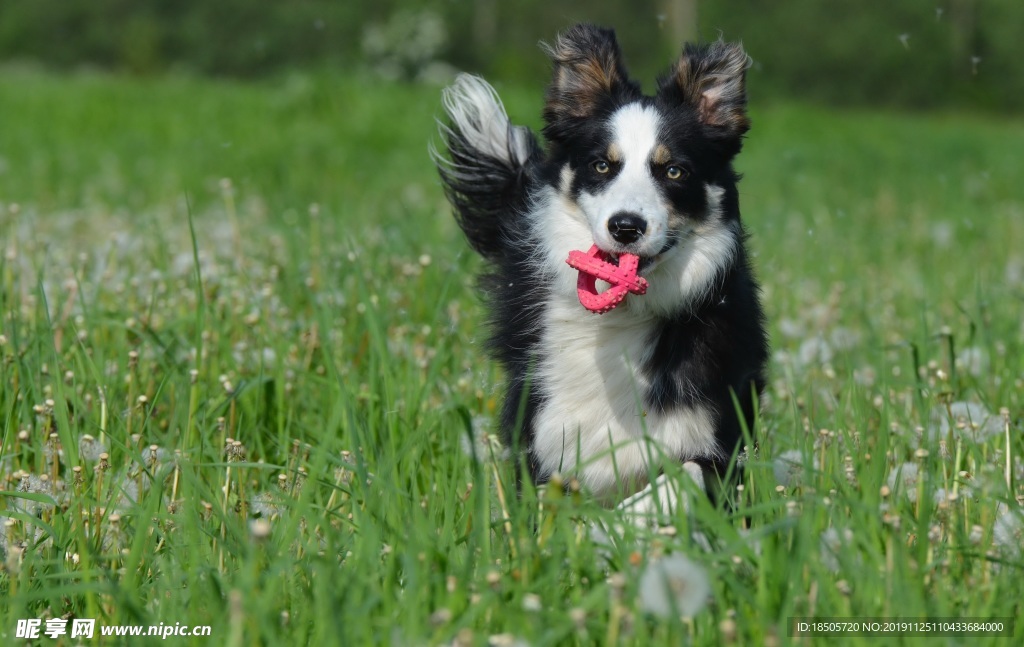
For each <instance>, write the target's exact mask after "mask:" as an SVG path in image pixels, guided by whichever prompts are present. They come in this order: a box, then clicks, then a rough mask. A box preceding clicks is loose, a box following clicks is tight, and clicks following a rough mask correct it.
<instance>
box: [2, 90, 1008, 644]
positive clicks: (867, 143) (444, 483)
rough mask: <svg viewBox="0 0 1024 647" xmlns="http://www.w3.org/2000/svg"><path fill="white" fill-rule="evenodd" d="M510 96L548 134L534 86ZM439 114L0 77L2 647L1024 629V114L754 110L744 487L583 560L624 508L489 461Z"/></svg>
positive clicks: (352, 99) (404, 106)
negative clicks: (1003, 623)
mask: <svg viewBox="0 0 1024 647" xmlns="http://www.w3.org/2000/svg"><path fill="white" fill-rule="evenodd" d="M500 90H501V91H502V93H503V95H504V96H505V97H506V102H507V104H508V107H509V110H510V112H511V113H512V115H513V117H514V118H515V119H516V120H517V121H522V122H526V123H530V124H532V125H537V115H538V114H539V108H540V104H539V102H540V93H539V91H537V90H536V89H534V88H500ZM438 95H439V93H438V90H437V89H436V88H411V87H402V86H387V85H385V86H381V85H379V84H375V83H370V82H366V81H363V80H359V79H347V78H331V77H321V76H316V75H311V76H307V75H298V74H297V75H294V76H290V77H287V78H283V79H281V80H279V81H277V82H273V83H271V82H267V83H264V84H252V85H241V84H232V83H226V82H212V81H198V80H192V79H186V78H174V77H171V78H166V79H162V80H129V79H123V78H111V77H105V76H96V75H78V76H71V77H53V76H48V75H43V74H39V73H32V72H28V71H15V70H5V71H4V72H3V73H2V74H0V113H2V115H3V116H2V119H3V124H4V125H3V126H2V127H0V243H2V245H0V247H2V251H3V253H4V254H3V257H2V258H0V290H2V292H0V370H2V378H0V415H2V423H0V424H2V443H3V444H2V448H0V495H3V496H0V523H2V524H3V528H2V533H0V556H2V557H3V562H2V566H0V599H2V600H3V604H0V638H2V639H3V641H4V642H5V643H7V642H11V641H13V636H14V634H15V632H16V628H17V626H18V621H19V620H24V619H40V620H42V621H43V629H45V628H46V622H45V621H46V620H48V619H60V618H64V619H68V618H93V619H96V620H97V622H98V625H102V626H112V625H160V624H161V623H163V625H164V626H165V627H166V626H170V627H177V626H188V627H189V628H191V627H192V626H194V625H209V626H210V628H211V636H210V637H209V638H207V639H206V640H207V641H208V644H225V645H257V644H272V645H277V644H345V645H362V644H366V645H370V644H391V645H428V644H452V645H454V644H458V645H483V644H490V645H537V646H539V645H560V644H581V645H584V644H602V645H613V644H629V645H645V644H665V645H668V644H696V645H720V644H728V643H736V644H749V645H768V644H818V643H825V642H828V643H836V644H873V645H876V644H894V643H898V642H900V639H898V638H888V639H867V638H849V639H836V638H807V637H804V638H800V639H794V638H790V637H789V636H788V634H789V627H790V623H789V621H788V619H789V618H791V617H795V616H816V617H836V616H843V617H851V616H852V617H858V618H864V617H903V618H920V617H924V616H932V617H958V618H982V619H991V618H1007V617H1013V618H1016V619H1018V620H1019V619H1020V616H1021V606H1020V605H1021V597H1022V594H1024V585H1022V584H1021V582H1022V581H1024V577H1022V576H1024V538H1022V535H1024V517H1022V516H1021V505H1020V501H1021V497H1022V496H1024V489H1022V488H1021V485H1020V484H1021V483H1024V459H1022V456H1024V440H1022V435H1021V429H1022V424H1024V408H1022V407H1024V324H1022V318H1021V312H1022V298H1024V183H1022V182H1021V177H1022V171H1024V162H1022V161H1021V158H1020V151H1021V150H1024V123H1022V122H1020V121H1019V120H1018V121H1011V120H1006V119H996V118H991V117H976V116H969V115H959V114H937V115H920V114H914V115H893V114H879V113H870V112H848V111H841V110H831V109H823V108H811V107H803V106H792V105H772V106H764V105H760V104H759V103H758V101H757V97H753V98H752V100H753V108H752V110H753V115H752V116H753V120H754V127H753V130H752V131H751V134H750V137H749V139H748V141H747V145H746V149H745V150H744V152H743V153H742V155H741V157H740V162H739V167H740V170H741V171H742V172H743V173H744V174H745V179H744V180H743V182H742V184H741V192H742V198H741V199H742V207H743V214H744V219H745V222H746V224H747V227H748V229H749V231H750V233H751V236H752V238H751V244H752V248H753V250H754V252H755V259H754V261H755V263H756V267H757V271H758V274H759V276H760V278H761V279H762V281H763V284H764V296H765V304H766V308H767V311H768V315H769V317H770V324H771V335H772V345H773V352H774V356H773V362H772V367H771V373H772V377H771V380H770V386H769V389H768V394H767V398H766V402H765V408H764V411H763V415H762V419H761V421H760V429H759V432H758V433H759V434H760V442H759V446H758V448H757V449H756V451H750V452H749V453H748V455H747V456H746V461H747V467H748V469H747V470H746V472H745V483H744V491H743V492H742V493H740V495H739V496H738V497H737V501H738V504H737V505H738V507H737V509H736V510H735V511H734V512H733V513H731V514H730V513H726V512H723V511H721V510H714V509H712V508H711V506H710V505H708V504H707V503H706V502H705V501H703V500H701V499H697V500H696V501H695V503H694V505H692V506H691V509H690V510H689V511H688V512H681V513H680V514H679V515H677V516H676V517H674V518H665V519H662V520H661V524H660V527H659V528H658V529H657V530H655V531H651V532H648V531H647V530H640V529H637V530H632V529H626V530H624V531H623V536H621V537H618V538H613V541H612V543H611V544H610V545H600V544H597V543H595V542H594V541H592V540H591V539H590V537H589V534H588V531H587V529H588V527H590V525H591V524H593V523H596V522H603V523H611V524H613V523H614V522H615V521H616V519H617V517H616V514H617V513H616V512H615V511H609V510H604V509H601V508H599V507H598V506H596V505H595V504H594V503H592V502H590V501H588V500H587V498H586V496H563V495H561V493H560V491H559V490H553V491H541V492H536V491H533V490H532V489H530V488H526V490H525V491H524V492H523V493H522V496H521V497H519V498H517V497H516V495H515V492H514V487H513V486H512V485H511V483H512V481H513V466H512V465H510V464H509V462H508V461H505V460H502V459H501V451H500V448H497V447H495V446H494V444H493V443H491V442H490V440H489V436H488V434H490V433H492V432H493V431H494V429H493V427H492V420H493V417H494V412H495V407H496V406H497V404H498V402H497V398H498V394H499V393H500V384H501V375H500V373H499V372H498V371H497V370H496V369H495V368H494V367H493V366H492V364H491V363H490V362H489V361H487V360H486V358H485V357H484V356H483V352H482V349H481V345H482V344H481V342H482V340H483V338H484V335H485V333H484V331H483V330H481V327H480V322H481V320H482V312H481V307H480V303H479V301H478V299H477V297H476V295H475V294H474V292H473V290H472V285H473V279H472V277H473V274H474V272H475V271H476V270H477V269H478V268H479V266H480V263H479V261H478V260H477V259H476V258H475V257H473V256H472V254H471V253H470V252H469V250H468V247H467V246H466V245H465V243H464V242H463V241H462V239H461V235H460V234H459V232H458V231H457V229H456V228H455V226H454V224H453V223H452V221H451V218H450V216H449V213H448V208H447V205H446V204H445V202H444V199H443V196H442V195H441V191H440V188H439V186H438V183H437V181H436V178H435V175H434V172H433V170H432V167H431V166H430V164H429V161H428V156H427V141H428V140H429V139H430V138H431V137H433V133H434V127H433V117H434V116H435V115H436V114H437V113H438V112H439V96H438ZM540 504H542V505H540ZM679 556H685V559H682V558H680V557H679ZM665 578H668V580H669V581H670V583H671V584H672V586H670V587H669V588H668V590H666V589H665V587H664V581H665ZM705 586H706V587H707V591H708V595H706V596H705V595H704V594H703V587H705ZM670 591H675V592H677V593H678V595H676V594H672V593H669V592H670ZM695 591H696V592H697V594H696V596H694V595H693V592H695ZM688 594H689V595H688ZM676 604H678V608H676V609H674V610H672V609H673V607H675V606H676ZM1017 625H1018V626H1016V627H1015V628H1014V632H1015V634H1014V635H1015V636H1017V638H1015V639H1007V638H988V639H980V638H979V639H975V638H962V637H961V638H946V639H934V640H935V641H937V642H938V643H939V644H971V645H975V644H992V645H1006V644H1013V643H1015V642H1016V641H1019V639H1020V638H1019V637H1020V636H1022V635H1024V627H1022V626H1020V625H1021V623H1020V622H1018V623H1017ZM68 627H69V633H70V624H69V625H68ZM96 632H97V634H98V633H99V628H97V630H96ZM62 640H63V643H60V644H74V643H75V641H71V640H69V637H68V636H64V637H63V638H62ZM187 640H188V639H185V638H177V639H173V638H172V639H171V641H172V642H175V641H177V642H182V643H184V642H186V641H187ZM101 642H102V643H103V644H121V643H125V644H147V642H146V639H143V638H137V639H134V640H132V639H127V638H105V639H101ZM38 644H58V642H57V641H55V640H51V639H50V638H47V637H43V638H42V639H40V640H39V641H38ZM90 644H91V643H90Z"/></svg>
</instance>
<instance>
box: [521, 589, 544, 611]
mask: <svg viewBox="0 0 1024 647" xmlns="http://www.w3.org/2000/svg"><path fill="white" fill-rule="evenodd" d="M542 608H543V605H542V604H541V599H540V596H539V595H537V594H536V593H527V594H526V595H524V596H523V610H524V611H531V612H537V611H540V610H541V609H542Z"/></svg>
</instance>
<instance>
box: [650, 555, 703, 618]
mask: <svg viewBox="0 0 1024 647" xmlns="http://www.w3.org/2000/svg"><path fill="white" fill-rule="evenodd" d="M710 594H711V582H710V581H709V579H708V576H707V572H706V571H705V570H704V568H703V567H702V566H700V565H699V564H697V563H696V562H694V561H692V560H691V559H689V558H688V557H686V556H684V555H680V554H678V553H676V554H673V555H669V556H668V557H663V558H660V559H655V560H651V561H650V562H648V564H647V567H646V568H645V569H644V571H643V573H642V574H641V576H640V607H641V608H642V609H643V610H644V611H647V612H648V613H652V614H654V615H656V616H659V617H662V618H668V617H670V616H672V615H676V616H681V617H685V618H692V617H694V616H695V615H697V613H698V612H700V610H701V609H703V608H704V606H705V605H706V604H707V601H708V596H709V595H710Z"/></svg>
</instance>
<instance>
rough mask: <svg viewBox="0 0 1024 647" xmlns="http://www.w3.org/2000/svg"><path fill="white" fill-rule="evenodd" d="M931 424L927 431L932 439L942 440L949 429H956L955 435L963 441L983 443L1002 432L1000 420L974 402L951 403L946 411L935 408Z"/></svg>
mask: <svg viewBox="0 0 1024 647" xmlns="http://www.w3.org/2000/svg"><path fill="white" fill-rule="evenodd" d="M950 419H952V423H950ZM931 422H932V424H931V425H930V426H929V428H928V431H929V435H930V436H931V437H933V438H935V437H938V438H944V437H946V436H948V435H949V433H950V430H951V429H956V431H957V434H958V435H960V436H963V437H964V438H965V439H967V440H970V441H973V442H976V443H983V442H985V441H987V440H990V439H992V438H994V437H996V436H999V435H1000V434H1002V432H1003V421H1002V418H1001V417H1000V416H999V415H992V414H991V413H989V411H988V409H986V408H985V407H983V406H982V405H980V404H977V403H975V402H953V403H951V404H950V405H949V409H948V410H947V409H946V408H945V407H936V408H935V409H933V410H932V414H931ZM951 424H952V426H951Z"/></svg>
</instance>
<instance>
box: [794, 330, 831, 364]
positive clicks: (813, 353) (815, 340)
mask: <svg viewBox="0 0 1024 647" xmlns="http://www.w3.org/2000/svg"><path fill="white" fill-rule="evenodd" d="M798 355H799V358H800V363H801V364H802V365H804V366H810V365H820V364H828V363H829V362H831V361H832V346H831V345H829V343H828V342H827V341H825V340H824V339H823V338H822V337H811V338H809V339H807V340H805V341H804V343H802V344H800V350H799V351H798Z"/></svg>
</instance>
